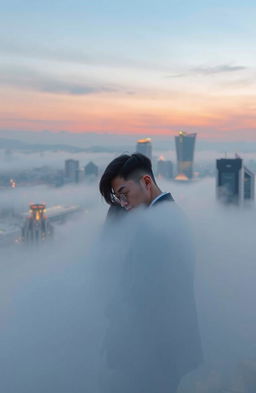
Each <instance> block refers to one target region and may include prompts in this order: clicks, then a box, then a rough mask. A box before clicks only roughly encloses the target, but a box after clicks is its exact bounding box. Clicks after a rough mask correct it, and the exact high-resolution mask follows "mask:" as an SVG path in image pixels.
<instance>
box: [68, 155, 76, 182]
mask: <svg viewBox="0 0 256 393" xmlns="http://www.w3.org/2000/svg"><path fill="white" fill-rule="evenodd" d="M65 177H66V179H67V180H68V181H69V182H73V183H78V182H79V161H78V160H72V159H70V160H66V161H65Z"/></svg>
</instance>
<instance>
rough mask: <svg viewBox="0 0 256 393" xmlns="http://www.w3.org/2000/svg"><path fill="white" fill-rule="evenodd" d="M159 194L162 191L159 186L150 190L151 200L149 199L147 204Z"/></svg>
mask: <svg viewBox="0 0 256 393" xmlns="http://www.w3.org/2000/svg"><path fill="white" fill-rule="evenodd" d="M161 194H162V191H161V190H160V188H158V187H155V188H154V189H153V190H152V198H151V201H150V203H149V205H150V204H151V203H152V202H153V200H154V199H156V198H157V197H158V196H159V195H161Z"/></svg>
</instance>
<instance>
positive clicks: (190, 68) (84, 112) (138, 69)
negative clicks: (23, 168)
mask: <svg viewBox="0 0 256 393" xmlns="http://www.w3.org/2000/svg"><path fill="white" fill-rule="evenodd" d="M255 4H256V3H255V1H253V0H251V1H243V2H241V1H237V0H226V1H225V2H223V0H222V1H220V0H215V1H214V0H202V1H201V0H199V1H194V2H193V1H188V0H184V1H182V0H168V1H167V0H159V1H156V0H154V1H153V0H145V1H144V0H130V1H122V0H108V1H106V0H94V1H87V0H83V1H82V0H81V1H80V0H73V1H70V0H62V1H58V2H57V1H48V0H46V1H41V2H37V1H31V0H26V1H21V0H19V1H18V0H16V1H15V0H10V1H8V2H5V3H4V4H2V5H1V16H2V18H1V24H0V50H1V57H0V99H1V106H0V130H31V131H39V130H50V131H60V130H67V131H72V132H88V131H95V132H105V133H106V132H109V133H119V134H121V133H124V134H128V133H135V134H140V135H145V136H148V135H153V134H160V133H161V134H173V133H176V132H177V130H180V129H183V130H185V131H191V132H192V131H193V132H198V134H199V136H200V137H201V138H209V139H216V138H222V139H228V140H241V139H244V140H256V51H255V42H256V39H255V38H256V23H255V20H256V5H255Z"/></svg>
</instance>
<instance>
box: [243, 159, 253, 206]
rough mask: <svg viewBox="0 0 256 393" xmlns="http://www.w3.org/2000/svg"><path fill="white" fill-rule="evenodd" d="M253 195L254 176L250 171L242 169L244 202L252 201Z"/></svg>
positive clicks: (245, 168)
mask: <svg viewBox="0 0 256 393" xmlns="http://www.w3.org/2000/svg"><path fill="white" fill-rule="evenodd" d="M254 195H255V176H254V173H253V172H252V171H250V169H248V168H247V167H244V200H245V201H246V200H252V199H254Z"/></svg>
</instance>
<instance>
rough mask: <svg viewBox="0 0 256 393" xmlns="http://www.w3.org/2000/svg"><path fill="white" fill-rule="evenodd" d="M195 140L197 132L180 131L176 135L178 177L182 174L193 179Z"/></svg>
mask: <svg viewBox="0 0 256 393" xmlns="http://www.w3.org/2000/svg"><path fill="white" fill-rule="evenodd" d="M195 141H196V134H187V133H186V132H183V131H180V132H179V135H177V136H175V146H176V155H177V177H179V176H181V175H182V176H183V177H184V176H186V177H187V178H188V179H192V177H193V161H194V150H195Z"/></svg>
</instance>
